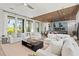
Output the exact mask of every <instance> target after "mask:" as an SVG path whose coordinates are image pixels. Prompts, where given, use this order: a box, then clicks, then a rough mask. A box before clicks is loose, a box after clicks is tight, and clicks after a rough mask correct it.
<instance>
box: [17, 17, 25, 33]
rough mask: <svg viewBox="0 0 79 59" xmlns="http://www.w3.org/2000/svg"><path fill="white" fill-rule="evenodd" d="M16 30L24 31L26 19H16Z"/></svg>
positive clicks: (18, 31)
mask: <svg viewBox="0 0 79 59" xmlns="http://www.w3.org/2000/svg"><path fill="white" fill-rule="evenodd" d="M16 24H17V26H16V30H17V33H23V32H24V19H21V18H18V19H17V21H16Z"/></svg>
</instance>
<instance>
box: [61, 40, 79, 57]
mask: <svg viewBox="0 0 79 59" xmlns="http://www.w3.org/2000/svg"><path fill="white" fill-rule="evenodd" d="M73 42H74V41H70V40H66V41H65V43H64V45H63V48H62V56H78V55H79V52H78V51H79V47H78V46H77V44H76V43H75V42H74V43H73Z"/></svg>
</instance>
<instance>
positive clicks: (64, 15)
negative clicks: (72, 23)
mask: <svg viewBox="0 0 79 59" xmlns="http://www.w3.org/2000/svg"><path fill="white" fill-rule="evenodd" d="M78 10H79V5H75V6H72V7H68V8H65V9H61V10H57V11H54V12H50V13H47V14H43V15H40V16H37V17H34V18H32V19H35V20H39V21H42V22H52V21H60V20H61V21H63V20H75V19H76V14H77V12H78Z"/></svg>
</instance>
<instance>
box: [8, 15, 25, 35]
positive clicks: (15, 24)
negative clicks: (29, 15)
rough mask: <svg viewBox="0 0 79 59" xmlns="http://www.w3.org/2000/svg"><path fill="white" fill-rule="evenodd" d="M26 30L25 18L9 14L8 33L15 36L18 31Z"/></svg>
mask: <svg viewBox="0 0 79 59" xmlns="http://www.w3.org/2000/svg"><path fill="white" fill-rule="evenodd" d="M23 32H24V19H22V18H17V19H15V17H13V16H8V27H7V34H8V35H12V36H14V35H15V34H18V33H23Z"/></svg>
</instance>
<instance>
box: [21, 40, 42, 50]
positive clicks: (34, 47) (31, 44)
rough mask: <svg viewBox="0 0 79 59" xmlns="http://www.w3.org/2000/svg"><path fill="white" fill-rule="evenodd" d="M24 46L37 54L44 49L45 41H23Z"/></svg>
mask: <svg viewBox="0 0 79 59" xmlns="http://www.w3.org/2000/svg"><path fill="white" fill-rule="evenodd" d="M22 45H23V46H26V47H28V48H30V49H32V50H33V51H35V52H36V51H37V50H38V49H41V48H43V41H36V42H27V41H24V40H22Z"/></svg>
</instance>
